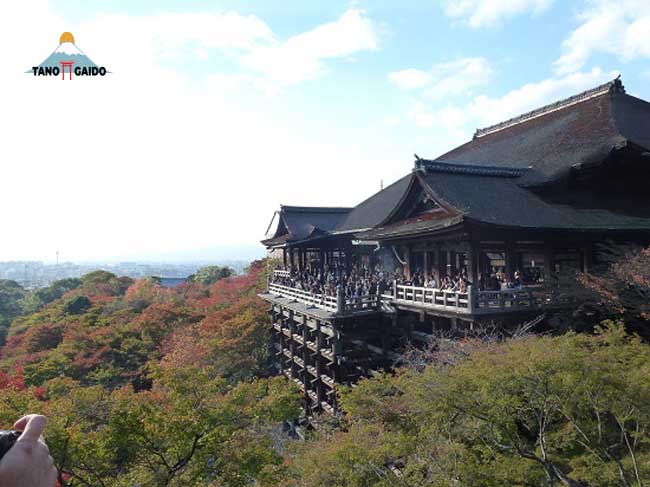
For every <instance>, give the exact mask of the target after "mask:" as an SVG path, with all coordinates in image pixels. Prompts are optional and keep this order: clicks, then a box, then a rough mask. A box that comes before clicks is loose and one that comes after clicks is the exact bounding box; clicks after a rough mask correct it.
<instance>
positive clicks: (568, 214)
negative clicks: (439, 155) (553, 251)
mask: <svg viewBox="0 0 650 487" xmlns="http://www.w3.org/2000/svg"><path fill="white" fill-rule="evenodd" d="M422 179H423V181H424V182H425V183H426V185H427V186H428V187H429V188H430V189H431V191H432V192H433V193H434V194H435V195H436V196H437V197H438V198H440V199H442V200H444V201H445V202H446V203H448V204H449V205H450V206H452V207H454V208H455V209H456V210H458V211H459V212H460V213H462V214H463V215H464V217H465V218H467V219H471V220H473V221H477V222H481V223H488V224H493V225H503V226H513V227H525V228H547V229H574V230H633V229H641V230H650V219H648V218H640V217H634V216H629V215H624V214H620V213H614V212H612V211H609V210H606V209H578V208H574V207H571V206H567V205H560V204H555V203H552V202H550V201H546V200H544V199H543V198H542V197H540V196H538V195H537V194H535V193H534V192H532V191H530V190H528V189H525V188H522V187H521V186H520V185H519V184H518V181H517V180H516V179H512V178H498V177H486V176H464V175H458V174H443V173H433V174H426V175H424V176H423V177H422Z"/></svg>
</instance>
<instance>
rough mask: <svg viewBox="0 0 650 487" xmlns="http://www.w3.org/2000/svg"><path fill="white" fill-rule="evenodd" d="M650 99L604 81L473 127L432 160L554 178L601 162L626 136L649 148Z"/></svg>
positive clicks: (535, 181) (537, 181) (533, 181)
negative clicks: (462, 141)
mask: <svg viewBox="0 0 650 487" xmlns="http://www.w3.org/2000/svg"><path fill="white" fill-rule="evenodd" d="M648 120H650V103H647V102H645V101H643V100H640V99H638V98H634V97H633V96H630V95H627V94H625V93H624V90H623V88H622V85H621V84H620V81H614V82H611V83H608V84H607V85H603V86H601V87H598V88H596V89H594V90H590V92H585V93H584V94H581V95H577V96H576V97H572V98H570V99H568V100H565V101H563V102H558V103H557V104H554V105H549V106H547V107H544V108H542V109H539V110H536V111H534V112H530V113H529V114H526V115H523V116H521V117H518V118H516V119H512V120H509V121H507V122H504V123H502V124H499V125H496V126H492V127H488V128H487V129H483V130H480V131H478V132H477V134H476V136H475V137H474V139H473V140H471V141H470V142H467V143H466V144H464V145H461V146H460V147H457V148H456V149H454V150H452V151H450V152H447V153H446V154H443V155H442V156H440V157H438V158H437V159H436V161H440V162H447V163H454V164H467V165H472V166H474V165H476V166H483V165H490V166H503V167H509V168H522V169H525V168H529V169H530V170H529V171H528V172H527V173H526V175H524V176H523V177H522V178H521V181H520V182H521V184H522V185H526V186H535V185H543V184H547V183H552V182H556V181H557V180H560V179H562V178H563V177H564V176H565V175H566V174H568V172H569V169H570V168H571V166H573V165H575V164H593V163H599V162H602V161H603V160H604V159H605V158H606V156H607V155H608V154H609V153H610V151H612V149H613V148H615V147H618V146H620V145H621V144H623V143H624V142H626V141H631V142H633V143H635V144H637V145H640V146H642V147H646V148H649V147H650V124H649V123H648Z"/></svg>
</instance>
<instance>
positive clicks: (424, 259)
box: [422, 250, 429, 279]
mask: <svg viewBox="0 0 650 487" xmlns="http://www.w3.org/2000/svg"><path fill="white" fill-rule="evenodd" d="M422 265H423V267H424V269H423V270H424V278H425V279H426V278H428V277H429V252H428V251H427V250H425V251H424V255H423V256H422Z"/></svg>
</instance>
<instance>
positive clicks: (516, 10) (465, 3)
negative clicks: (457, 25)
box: [443, 0, 554, 28]
mask: <svg viewBox="0 0 650 487" xmlns="http://www.w3.org/2000/svg"><path fill="white" fill-rule="evenodd" d="M553 1H554V0H444V1H443V7H444V10H445V13H446V14H447V16H449V17H451V18H453V19H461V20H463V21H465V22H467V24H468V25H469V26H470V27H473V28H479V27H494V26H496V25H499V24H501V23H502V22H503V21H505V20H508V19H510V18H513V17H516V16H518V15H522V14H525V13H528V12H531V13H532V14H533V15H537V14H540V13H541V12H543V11H545V10H546V9H548V8H549V7H550V6H551V4H552V3H553Z"/></svg>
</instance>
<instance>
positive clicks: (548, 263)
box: [544, 242, 555, 282]
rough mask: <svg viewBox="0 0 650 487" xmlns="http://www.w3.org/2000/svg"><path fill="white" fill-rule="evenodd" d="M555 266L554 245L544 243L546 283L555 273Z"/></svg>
mask: <svg viewBox="0 0 650 487" xmlns="http://www.w3.org/2000/svg"><path fill="white" fill-rule="evenodd" d="M553 264H554V263H553V245H551V243H550V242H544V281H546V282H548V280H549V279H550V278H551V276H553V273H554V271H555V267H554V265H553Z"/></svg>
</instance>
